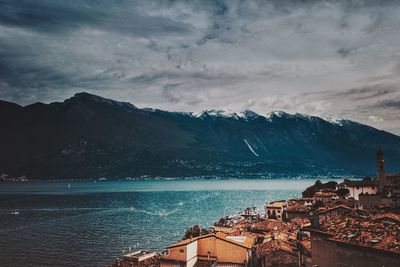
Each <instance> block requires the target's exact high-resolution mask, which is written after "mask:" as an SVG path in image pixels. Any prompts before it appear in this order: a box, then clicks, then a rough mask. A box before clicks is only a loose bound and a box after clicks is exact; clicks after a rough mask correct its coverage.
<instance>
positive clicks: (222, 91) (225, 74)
mask: <svg viewBox="0 0 400 267" xmlns="http://www.w3.org/2000/svg"><path fill="white" fill-rule="evenodd" d="M399 14H400V1H383V0H382V1H378V0H375V1H337V0H335V1H333V0H332V1H311V0H308V1H295V0H292V1H290V0H287V1H286V0H275V1H273V0H270V1H267V0H265V1H261V0H260V1H245V0H242V1H235V0H226V1H222V0H221V1H217V0H214V1H207V0H199V1H195V0H192V1H179V0H177V1H167V0H144V1H133V0H115V1H109V0H77V1H71V0H65V1H61V0H57V1H56V0H31V1H28V0H20V1H16V0H0V99H3V100H8V101H12V102H16V103H19V104H22V105H26V104H30V103H33V102H37V101H41V102H46V103H47V102H52V101H62V100H64V99H65V98H68V97H71V96H72V95H73V94H74V93H77V92H82V91H86V92H90V93H94V94H99V95H101V96H105V97H109V98H113V99H116V100H122V101H129V102H132V103H133V104H135V105H137V106H139V107H153V108H161V109H167V110H172V111H194V112H198V111H201V110H204V109H225V110H232V111H241V110H244V109H251V110H254V111H255V112H258V113H260V114H265V113H267V112H270V111H273V110H284V111H287V112H291V113H294V112H300V113H306V114H312V115H318V116H321V117H324V118H348V119H352V120H356V121H360V122H362V123H367V124H370V125H373V126H375V127H378V128H381V129H385V130H388V131H391V132H394V133H397V134H400V116H399V115H400V16H399Z"/></svg>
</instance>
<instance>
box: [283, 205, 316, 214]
mask: <svg viewBox="0 0 400 267" xmlns="http://www.w3.org/2000/svg"><path fill="white" fill-rule="evenodd" d="M310 210H311V209H310V208H309V207H303V206H291V207H288V208H287V209H286V212H288V213H290V212H305V213H306V212H309V211H310Z"/></svg>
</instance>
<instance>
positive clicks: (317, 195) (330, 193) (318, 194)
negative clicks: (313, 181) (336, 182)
mask: <svg viewBox="0 0 400 267" xmlns="http://www.w3.org/2000/svg"><path fill="white" fill-rule="evenodd" d="M336 196H337V194H336V193H333V192H316V193H315V194H314V197H336Z"/></svg>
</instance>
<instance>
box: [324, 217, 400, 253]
mask: <svg viewBox="0 0 400 267" xmlns="http://www.w3.org/2000/svg"><path fill="white" fill-rule="evenodd" d="M399 217H400V216H398V215H396V214H386V215H375V216H368V217H359V216H332V217H330V218H329V219H328V220H323V221H321V225H320V227H319V228H318V230H320V231H323V232H326V233H329V234H331V235H332V237H331V239H332V240H337V241H341V242H344V243H350V244H354V245H359V246H364V247H371V248H376V249H381V250H386V251H390V252H395V253H400V223H393V221H392V220H385V219H384V218H391V219H393V218H395V219H396V220H399V222H400V218H399Z"/></svg>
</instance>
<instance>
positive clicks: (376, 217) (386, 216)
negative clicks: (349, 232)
mask: <svg viewBox="0 0 400 267" xmlns="http://www.w3.org/2000/svg"><path fill="white" fill-rule="evenodd" d="M372 218H373V219H374V220H376V221H382V220H391V221H396V222H399V223H400V215H398V214H394V213H384V214H377V215H374V216H373V217H372Z"/></svg>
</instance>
